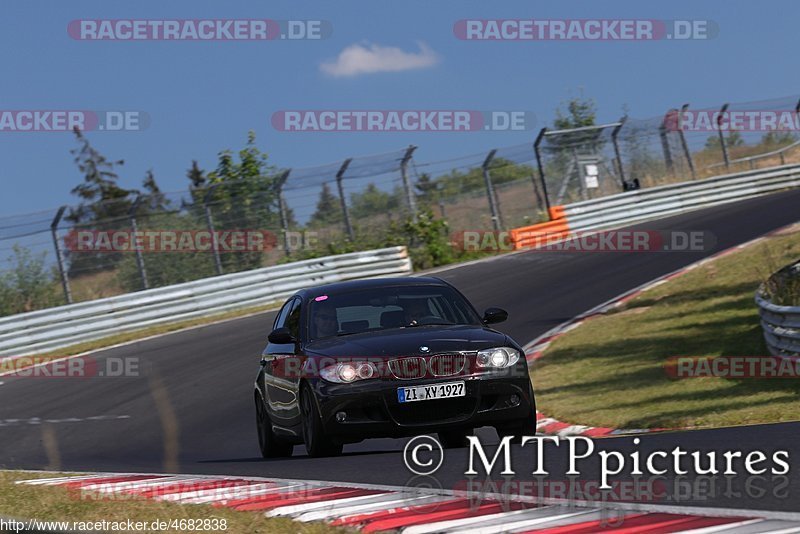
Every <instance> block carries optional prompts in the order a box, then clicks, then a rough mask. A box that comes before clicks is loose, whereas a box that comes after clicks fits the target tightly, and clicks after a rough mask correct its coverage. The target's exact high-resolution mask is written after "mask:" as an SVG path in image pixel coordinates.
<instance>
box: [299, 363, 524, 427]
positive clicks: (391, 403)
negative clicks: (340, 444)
mask: <svg viewBox="0 0 800 534" xmlns="http://www.w3.org/2000/svg"><path fill="white" fill-rule="evenodd" d="M520 363H522V362H520ZM522 365H524V363H522ZM519 371H520V369H519V368H516V367H512V368H510V369H505V370H499V371H493V372H486V373H480V374H474V375H469V376H457V377H454V376H451V377H446V378H436V379H430V378H422V379H418V380H394V379H377V380H365V381H363V382H355V383H352V384H331V383H329V382H326V381H324V380H316V381H315V383H313V384H312V388H313V390H314V393H315V396H316V400H317V402H318V405H319V410H320V414H321V416H322V424H323V427H324V429H325V432H326V434H328V435H329V436H331V437H335V438H338V439H340V440H342V441H345V442H347V441H359V440H361V439H366V438H377V437H403V436H410V435H416V434H420V433H429V432H438V431H440V430H449V429H456V428H476V427H480V426H502V425H508V424H514V423H515V422H517V421H522V420H524V419H526V418H530V417H532V413H533V411H534V410H535V402H534V399H533V390H532V388H531V383H530V378H529V377H528V374H527V372H522V373H520V372H519ZM525 371H527V369H525ZM461 380H463V381H464V385H465V396H464V397H456V398H447V399H435V400H426V401H419V402H410V403H400V402H398V400H397V389H398V388H400V387H403V386H419V385H432V384H437V383H446V382H455V381H461ZM514 399H516V400H517V402H516V403H514V402H513V400H514ZM342 412H343V413H344V414H345V418H344V420H343V421H341V420H337V417H336V416H337V414H339V413H342Z"/></svg>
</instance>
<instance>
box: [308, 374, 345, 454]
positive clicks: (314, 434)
mask: <svg viewBox="0 0 800 534" xmlns="http://www.w3.org/2000/svg"><path fill="white" fill-rule="evenodd" d="M300 409H301V411H302V414H303V441H304V442H305V444H306V452H307V453H308V455H309V456H311V457H314V458H318V457H321V456H338V455H340V454H342V444H341V443H338V442H336V441H333V440H331V439H330V438H328V437H327V436H326V435H325V431H324V429H323V428H322V417H321V416H320V414H319V409H318V408H317V403H316V402H314V393H313V392H312V391H311V388H310V387H308V386H305V387H303V390H302V393H301V395H300Z"/></svg>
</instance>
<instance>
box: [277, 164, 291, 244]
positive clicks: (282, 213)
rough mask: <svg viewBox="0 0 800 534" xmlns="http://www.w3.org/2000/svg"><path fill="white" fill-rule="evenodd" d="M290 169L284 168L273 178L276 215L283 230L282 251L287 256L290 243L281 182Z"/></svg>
mask: <svg viewBox="0 0 800 534" xmlns="http://www.w3.org/2000/svg"><path fill="white" fill-rule="evenodd" d="M291 172H292V169H286V170H285V171H283V172H282V173H281V174H280V176H278V178H277V179H276V180H275V186H276V190H277V193H278V215H279V216H280V218H281V231H282V232H283V251H284V252H285V253H286V255H287V256H290V255H291V253H292V250H291V243H290V242H289V217H288V216H287V215H286V201H284V199H283V184H285V183H286V180H288V179H289V174H290V173H291Z"/></svg>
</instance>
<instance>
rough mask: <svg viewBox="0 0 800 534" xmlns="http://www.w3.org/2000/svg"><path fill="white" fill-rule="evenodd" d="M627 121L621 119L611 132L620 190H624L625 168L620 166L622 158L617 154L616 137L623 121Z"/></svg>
mask: <svg viewBox="0 0 800 534" xmlns="http://www.w3.org/2000/svg"><path fill="white" fill-rule="evenodd" d="M626 120H628V117H627V116H625V117H622V118H621V119H620V120H619V124H617V125H616V126H614V130H612V132H611V143H612V144H613V145H614V157H615V159H616V160H617V169H619V179H620V185H622V189H623V190H624V189H625V168H624V167H623V166H622V156H621V155H620V152H619V140H618V139H617V136H618V135H619V131H620V130H621V129H622V127H623V126H624V125H625V121H626Z"/></svg>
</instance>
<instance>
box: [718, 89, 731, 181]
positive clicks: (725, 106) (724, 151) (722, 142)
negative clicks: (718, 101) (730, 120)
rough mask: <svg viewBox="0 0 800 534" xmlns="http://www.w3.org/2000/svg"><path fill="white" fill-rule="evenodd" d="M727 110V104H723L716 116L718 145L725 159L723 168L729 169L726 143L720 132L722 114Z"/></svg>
mask: <svg viewBox="0 0 800 534" xmlns="http://www.w3.org/2000/svg"><path fill="white" fill-rule="evenodd" d="M727 110H728V104H727V103H726V104H724V105H723V106H722V108H721V109H720V110H719V115H718V116H717V133H719V145H720V147H721V148H722V158H723V159H724V160H725V168H726V169H728V170H730V168H731V160H730V157H729V156H728V144H727V143H726V142H725V136H724V135H723V134H722V116H723V115H724V114H725V112H726V111H727Z"/></svg>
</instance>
